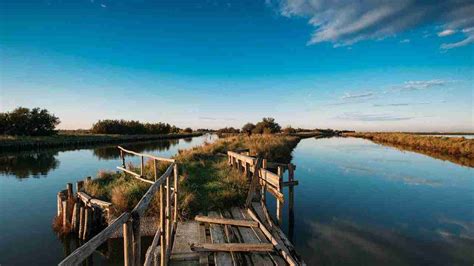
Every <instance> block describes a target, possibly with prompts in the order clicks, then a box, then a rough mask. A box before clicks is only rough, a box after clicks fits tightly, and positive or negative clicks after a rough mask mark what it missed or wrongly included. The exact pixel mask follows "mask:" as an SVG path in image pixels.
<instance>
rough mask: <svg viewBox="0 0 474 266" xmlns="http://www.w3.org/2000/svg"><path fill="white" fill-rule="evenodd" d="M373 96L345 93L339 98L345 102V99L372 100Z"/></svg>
mask: <svg viewBox="0 0 474 266" xmlns="http://www.w3.org/2000/svg"><path fill="white" fill-rule="evenodd" d="M373 96H374V93H373V92H366V93H356V94H352V93H345V94H344V96H342V97H341V99H343V100H345V99H361V98H364V99H367V98H372V97H373Z"/></svg>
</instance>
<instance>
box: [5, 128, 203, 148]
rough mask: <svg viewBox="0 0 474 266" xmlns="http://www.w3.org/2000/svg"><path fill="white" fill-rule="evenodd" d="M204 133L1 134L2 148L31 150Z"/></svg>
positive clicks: (169, 137)
mask: <svg viewBox="0 0 474 266" xmlns="http://www.w3.org/2000/svg"><path fill="white" fill-rule="evenodd" d="M199 135H202V134H201V133H199V132H196V133H189V134H188V133H185V134H182V133H179V134H162V135H112V134H90V133H80V132H78V133H74V132H73V133H71V132H59V133H58V134H57V135H53V136H39V137H34V136H5V135H0V149H2V150H29V149H36V148H46V147H63V146H78V145H86V144H104V143H119V142H124V141H146V140H159V139H174V138H185V137H194V136H199Z"/></svg>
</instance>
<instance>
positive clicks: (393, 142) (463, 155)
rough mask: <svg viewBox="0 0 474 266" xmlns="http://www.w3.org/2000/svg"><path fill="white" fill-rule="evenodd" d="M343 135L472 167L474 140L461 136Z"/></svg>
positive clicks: (473, 164)
mask: <svg viewBox="0 0 474 266" xmlns="http://www.w3.org/2000/svg"><path fill="white" fill-rule="evenodd" d="M345 136H350V137H357V138H365V139H369V140H372V141H374V142H376V143H380V144H385V145H390V146H393V147H396V148H398V149H402V150H409V151H414V152H419V153H423V154H426V155H428V156H432V157H435V158H438V159H442V160H448V161H451V162H454V163H457V164H461V165H465V166H470V167H474V140H473V139H466V138H463V137H460V138H456V137H438V136H422V135H415V134H406V133H359V132H358V133H350V134H345Z"/></svg>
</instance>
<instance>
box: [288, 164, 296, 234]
mask: <svg viewBox="0 0 474 266" xmlns="http://www.w3.org/2000/svg"><path fill="white" fill-rule="evenodd" d="M294 180H295V169H294V167H293V164H291V163H290V164H288V181H289V182H293V181H294ZM290 184H291V183H290ZM294 190H295V188H294V185H293V184H291V185H290V186H289V187H288V197H289V200H288V237H289V238H290V240H293V235H294V227H295V211H294V205H295V195H294Z"/></svg>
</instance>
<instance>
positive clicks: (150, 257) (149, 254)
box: [143, 228, 162, 266]
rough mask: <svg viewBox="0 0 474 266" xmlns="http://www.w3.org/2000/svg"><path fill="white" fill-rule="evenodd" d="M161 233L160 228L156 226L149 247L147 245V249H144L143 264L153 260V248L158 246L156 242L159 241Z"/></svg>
mask: <svg viewBox="0 0 474 266" xmlns="http://www.w3.org/2000/svg"><path fill="white" fill-rule="evenodd" d="M161 234H162V232H161V228H158V230H156V233H155V236H154V237H153V241H152V242H151V245H150V247H149V248H148V250H147V251H146V255H145V263H143V265H144V266H150V265H151V263H152V262H153V257H154V254H155V249H156V247H157V246H158V243H159V241H160V237H161Z"/></svg>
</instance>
